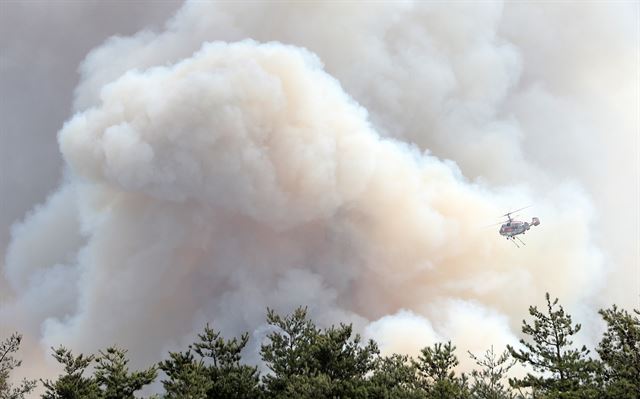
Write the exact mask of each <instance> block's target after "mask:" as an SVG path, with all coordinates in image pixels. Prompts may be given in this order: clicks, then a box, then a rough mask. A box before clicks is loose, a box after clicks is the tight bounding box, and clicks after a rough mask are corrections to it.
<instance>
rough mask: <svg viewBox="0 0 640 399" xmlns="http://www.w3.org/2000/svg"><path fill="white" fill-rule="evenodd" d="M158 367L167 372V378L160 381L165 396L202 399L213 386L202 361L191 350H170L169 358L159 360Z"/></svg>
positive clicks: (177, 398) (178, 398)
mask: <svg viewBox="0 0 640 399" xmlns="http://www.w3.org/2000/svg"><path fill="white" fill-rule="evenodd" d="M158 367H159V368H160V369H161V370H162V371H164V372H165V374H167V379H166V380H163V381H162V385H163V387H164V390H165V395H164V397H165V398H169V399H181V398H188V399H204V398H206V397H207V392H209V390H210V389H211V388H213V381H211V380H210V379H209V376H208V372H207V368H206V367H205V365H204V362H203V361H202V359H200V360H196V359H195V358H194V356H193V354H192V353H191V350H188V351H186V352H170V353H169V359H167V360H164V361H162V362H160V364H159V365H158Z"/></svg>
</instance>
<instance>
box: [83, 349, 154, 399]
mask: <svg viewBox="0 0 640 399" xmlns="http://www.w3.org/2000/svg"><path fill="white" fill-rule="evenodd" d="M126 353H127V351H126V350H124V349H120V348H116V347H110V348H107V350H106V351H100V354H99V355H98V356H97V357H96V362H97V366H96V371H95V379H96V382H97V383H98V385H99V386H100V387H101V390H102V395H101V398H104V399H131V398H134V395H133V393H134V392H136V391H139V390H140V389H142V388H143V387H144V386H145V385H149V384H151V383H152V382H153V381H154V380H155V379H156V375H157V373H156V368H155V367H150V368H148V369H146V370H143V371H134V372H132V373H129V368H128V366H127V364H128V363H129V360H128V359H127V358H126Z"/></svg>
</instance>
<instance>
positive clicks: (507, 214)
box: [502, 205, 533, 217]
mask: <svg viewBox="0 0 640 399" xmlns="http://www.w3.org/2000/svg"><path fill="white" fill-rule="evenodd" d="M532 206H533V205H528V206H525V207H524V208H520V209H516V210H515V211H511V212H507V213H505V214H504V215H502V216H506V217H509V215H511V214H513V213H516V212H519V211H521V210H523V209H527V208H531V207H532Z"/></svg>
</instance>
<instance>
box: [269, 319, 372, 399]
mask: <svg viewBox="0 0 640 399" xmlns="http://www.w3.org/2000/svg"><path fill="white" fill-rule="evenodd" d="M267 322H268V323H269V324H270V325H271V326H272V327H274V331H273V332H271V333H270V334H269V335H268V342H267V343H266V344H264V345H262V349H261V354H262V360H264V361H265V363H266V364H267V366H268V368H269V370H271V373H270V374H268V375H266V376H264V378H263V383H264V386H265V389H266V393H267V394H268V395H270V396H271V397H275V398H280V397H287V398H288V397H298V398H307V397H308V398H333V397H349V398H357V397H363V398H364V397H367V396H366V395H367V391H366V390H367V380H366V376H367V374H368V373H370V372H372V371H373V369H374V367H375V358H376V356H377V355H378V353H379V350H378V347H377V345H376V344H375V343H374V342H373V341H369V342H368V343H367V344H366V345H362V344H361V338H360V336H359V335H357V334H356V335H355V336H354V335H353V330H352V326H351V325H345V324H340V326H338V327H335V326H333V327H331V328H328V329H325V330H320V329H318V328H316V326H315V325H314V324H313V322H312V321H311V320H309V319H308V318H307V309H306V308H298V309H296V310H295V311H294V312H293V314H291V315H289V316H286V317H281V316H280V315H278V314H276V313H275V312H274V311H273V310H269V311H268V313H267Z"/></svg>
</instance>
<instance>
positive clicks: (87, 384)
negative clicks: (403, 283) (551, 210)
mask: <svg viewBox="0 0 640 399" xmlns="http://www.w3.org/2000/svg"><path fill="white" fill-rule="evenodd" d="M545 298H546V306H545V307H542V308H538V307H536V306H531V307H529V315H528V316H527V318H526V319H524V320H523V322H522V337H523V338H522V339H521V340H520V344H521V345H520V346H518V347H517V348H516V347H511V346H507V347H506V348H503V350H497V351H496V350H494V348H493V347H491V348H487V350H486V352H485V353H483V354H473V353H468V354H467V355H468V356H470V357H471V359H473V360H474V361H475V364H476V367H475V369H473V370H471V371H467V372H460V371H459V370H458V369H457V367H456V366H457V365H458V362H459V359H458V357H457V355H456V346H455V343H452V342H441V343H435V344H434V345H432V346H428V347H425V348H423V349H421V350H420V354H419V355H418V356H417V358H413V357H409V356H406V355H401V354H392V355H386V356H383V355H382V354H381V352H380V350H379V348H378V345H377V344H376V342H374V341H368V342H363V340H362V338H361V337H360V336H359V335H358V334H355V333H354V331H353V328H352V326H351V325H350V324H340V325H337V326H335V325H334V326H331V327H329V328H319V327H317V326H316V325H315V323H314V322H313V320H311V319H310V317H309V315H308V312H307V309H306V308H304V307H300V308H298V309H296V310H295V311H294V312H293V313H291V314H289V315H280V314H277V313H276V312H274V311H273V310H267V322H268V324H269V325H270V326H271V327H272V328H271V330H270V331H271V332H270V333H269V334H268V335H267V337H266V339H265V340H264V342H263V343H262V345H261V348H260V356H261V359H262V362H263V364H264V370H266V371H264V372H260V370H263V369H262V368H259V367H258V365H252V364H247V362H245V361H243V358H242V354H243V350H244V349H245V347H246V345H247V343H248V340H249V334H248V333H244V334H242V335H240V336H238V337H231V338H227V337H223V336H221V334H220V333H219V332H218V331H216V330H215V329H214V328H213V327H211V326H210V325H206V326H205V327H204V329H203V331H202V332H201V333H200V334H198V336H197V339H196V340H195V342H194V343H193V344H191V345H189V346H188V347H187V348H185V350H184V351H179V352H169V353H168V354H167V356H166V357H165V358H164V360H162V361H160V362H159V363H157V364H154V365H151V366H150V367H149V368H147V369H143V370H130V369H129V360H128V357H127V356H128V355H127V353H128V352H127V350H126V349H124V348H119V347H109V348H105V349H103V350H100V351H99V352H98V353H96V354H82V353H81V354H76V353H73V352H72V351H71V350H69V349H68V348H65V347H58V348H52V355H53V357H54V358H55V359H56V360H57V362H58V363H59V365H60V374H59V375H58V377H57V378H56V379H54V380H49V379H41V380H22V381H14V380H15V379H14V378H12V374H13V373H15V372H16V369H17V368H18V367H28V365H22V364H21V361H20V357H19V350H20V343H21V338H22V337H21V335H20V334H19V333H15V334H13V335H11V336H9V337H5V338H4V339H3V340H2V341H1V343H0V399H22V398H26V397H29V395H30V394H33V393H34V392H35V390H36V386H38V385H40V387H39V390H41V391H42V392H43V393H42V394H41V397H42V398H44V399H62V398H65V399H74V398H95V399H103V398H104V399H116V398H137V397H144V396H143V395H142V393H141V392H143V391H142V390H143V389H144V388H145V387H148V386H150V385H152V384H154V383H158V382H159V385H158V386H159V388H160V389H159V390H160V391H161V393H159V394H154V395H151V396H147V397H149V398H192V399H198V398H203V399H204V398H258V399H262V398H264V399H267V398H401V399H403V398H405V399H432V398H434V399H435V398H438V399H445V398H460V399H467V398H469V399H471V398H473V399H476V398H486V399H517V398H523V399H524V398H532V399H533V398H541V399H542V398H564V399H574V398H575V399H579V398H605V399H608V398H619V399H637V398H640V319H639V317H640V312H639V311H638V310H636V309H634V310H632V311H627V310H625V309H621V308H619V307H617V306H615V305H613V306H611V307H610V308H607V309H601V310H600V311H599V313H600V316H601V317H602V319H603V321H604V323H605V326H606V329H605V331H604V333H603V335H602V337H601V339H600V341H599V343H598V344H597V346H596V347H595V348H591V349H590V348H587V347H585V346H582V347H577V346H576V345H575V344H574V338H575V335H576V334H578V333H579V332H580V329H581V326H580V324H578V323H574V321H573V320H572V317H571V315H569V314H568V313H566V312H565V310H564V309H563V307H562V305H561V304H559V302H558V299H552V298H551V296H550V295H549V294H546V297H545ZM517 364H520V365H521V366H523V368H524V370H526V371H525V372H523V373H521V375H519V376H513V375H512V374H513V368H514V366H516V365H517Z"/></svg>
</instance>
